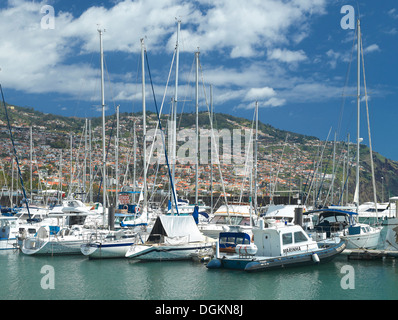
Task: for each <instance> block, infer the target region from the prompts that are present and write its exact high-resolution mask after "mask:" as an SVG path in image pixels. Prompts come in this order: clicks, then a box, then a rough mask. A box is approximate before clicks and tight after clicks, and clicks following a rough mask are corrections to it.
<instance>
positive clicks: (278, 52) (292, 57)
mask: <svg viewBox="0 0 398 320" xmlns="http://www.w3.org/2000/svg"><path fill="white" fill-rule="evenodd" d="M268 59H273V60H279V61H282V62H286V63H293V62H300V61H304V60H306V59H307V56H306V55H305V53H304V51H303V50H299V51H290V50H287V49H274V50H272V51H271V52H268Z"/></svg>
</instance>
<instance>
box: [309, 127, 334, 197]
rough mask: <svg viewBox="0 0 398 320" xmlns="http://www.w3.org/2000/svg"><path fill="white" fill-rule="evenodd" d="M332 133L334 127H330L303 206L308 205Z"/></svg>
mask: <svg viewBox="0 0 398 320" xmlns="http://www.w3.org/2000/svg"><path fill="white" fill-rule="evenodd" d="M331 131H332V127H330V129H329V133H328V136H327V138H326V141H325V144H324V146H323V148H322V152H321V154H320V155H319V159H318V161H317V164H316V168H315V170H314V174H313V177H312V179H311V184H310V187H309V189H308V193H307V196H306V198H305V201H304V203H303V205H305V204H306V203H307V200H308V197H309V195H310V192H311V189H312V185H313V183H314V178H315V174H317V172H318V168H319V165H320V163H321V160H322V158H323V152H324V151H325V148H326V143H327V142H328V141H329V136H330V132H331Z"/></svg>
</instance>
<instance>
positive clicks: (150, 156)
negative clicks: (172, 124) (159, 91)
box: [141, 50, 176, 190]
mask: <svg viewBox="0 0 398 320" xmlns="http://www.w3.org/2000/svg"><path fill="white" fill-rule="evenodd" d="M175 56H176V50H175V51H174V55H173V58H172V61H171V65H170V70H169V76H168V77H167V82H166V88H165V90H164V94H163V100H162V104H161V106H160V114H159V118H160V117H161V116H162V110H163V106H164V101H165V99H166V94H167V90H168V85H169V81H170V77H171V71H172V69H173V65H174V59H175ZM166 126H167V125H166ZM158 130H159V122H157V123H156V128H155V133H154V135H153V136H154V139H155V138H156V137H157V134H158ZM166 132H167V131H166ZM154 146H155V144H154V143H153V144H152V146H151V150H150V151H149V159H148V165H147V169H148V168H149V164H150V162H151V158H152V155H153V149H154ZM147 172H148V170H147ZM142 189H143V187H142ZM142 189H141V190H142Z"/></svg>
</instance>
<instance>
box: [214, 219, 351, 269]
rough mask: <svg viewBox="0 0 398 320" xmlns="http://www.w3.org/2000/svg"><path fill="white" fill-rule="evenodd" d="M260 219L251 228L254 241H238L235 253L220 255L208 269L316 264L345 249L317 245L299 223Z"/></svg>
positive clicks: (273, 267)
mask: <svg viewBox="0 0 398 320" xmlns="http://www.w3.org/2000/svg"><path fill="white" fill-rule="evenodd" d="M269 222H270V220H268V223H266V222H264V221H261V220H260V223H259V225H260V226H259V227H255V228H253V235H254V242H251V243H249V244H238V245H236V248H235V252H236V253H235V254H232V255H231V254H225V255H224V254H220V252H219V249H218V245H217V250H216V257H215V259H212V260H211V261H210V262H209V263H208V264H207V268H208V269H221V268H226V269H239V270H245V271H248V272H253V271H265V270H269V269H276V268H286V267H292V266H301V265H317V264H319V263H324V262H327V261H330V260H331V259H333V258H334V257H335V256H336V255H338V254H339V253H341V252H342V251H343V250H344V248H345V242H344V241H341V242H340V243H336V244H330V245H328V246H320V245H319V244H318V243H317V242H316V241H314V240H313V239H311V238H310V237H309V236H308V235H307V234H306V233H305V231H304V230H303V228H302V227H301V226H299V225H292V224H287V223H283V222H279V223H276V221H273V223H272V224H269Z"/></svg>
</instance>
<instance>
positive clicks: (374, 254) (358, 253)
mask: <svg viewBox="0 0 398 320" xmlns="http://www.w3.org/2000/svg"><path fill="white" fill-rule="evenodd" d="M342 254H344V255H347V259H348V260H379V259H397V258H398V251H391V250H374V249H345V250H344V251H343V252H342Z"/></svg>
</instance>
